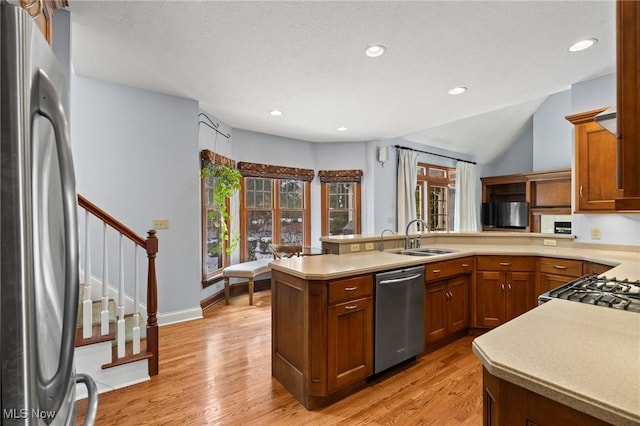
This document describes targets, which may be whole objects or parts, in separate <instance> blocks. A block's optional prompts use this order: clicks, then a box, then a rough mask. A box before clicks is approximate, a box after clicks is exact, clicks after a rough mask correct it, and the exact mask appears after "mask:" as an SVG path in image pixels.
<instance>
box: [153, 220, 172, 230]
mask: <svg viewBox="0 0 640 426" xmlns="http://www.w3.org/2000/svg"><path fill="white" fill-rule="evenodd" d="M153 229H169V219H154V220H153Z"/></svg>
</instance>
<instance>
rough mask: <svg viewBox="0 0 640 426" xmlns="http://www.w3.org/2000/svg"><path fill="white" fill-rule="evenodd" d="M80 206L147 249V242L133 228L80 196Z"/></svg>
mask: <svg viewBox="0 0 640 426" xmlns="http://www.w3.org/2000/svg"><path fill="white" fill-rule="evenodd" d="M78 205H79V206H80V207H82V208H83V209H85V210H86V211H88V212H89V213H91V214H92V215H94V216H95V217H97V218H98V219H100V220H101V221H103V222H104V223H106V224H107V225H109V226H110V227H112V228H113V229H115V230H116V231H118V232H119V233H121V234H122V235H124V236H126V237H127V238H129V239H130V240H131V241H133V242H134V243H136V244H137V245H139V246H140V247H142V248H143V249H146V248H147V242H146V241H145V239H144V238H142V237H141V236H139V235H138V234H136V233H135V232H134V231H132V230H131V228H129V227H127V226H126V225H124V224H123V223H122V222H120V221H119V220H117V219H116V218H114V217H113V216H111V215H110V214H109V213H107V212H105V211H104V210H102V209H101V208H100V207H98V206H96V205H95V204H93V203H92V202H91V201H89V200H87V199H86V198H84V197H83V196H82V195H80V194H78Z"/></svg>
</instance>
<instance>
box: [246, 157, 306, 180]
mask: <svg viewBox="0 0 640 426" xmlns="http://www.w3.org/2000/svg"><path fill="white" fill-rule="evenodd" d="M238 170H240V173H241V174H242V176H244V177H262V178H270V179H293V180H302V181H306V182H311V181H312V180H313V178H314V177H315V172H314V171H313V170H310V169H299V168H296V167H283V166H271V165H268V164H258V163H247V162H244V161H243V162H240V163H238Z"/></svg>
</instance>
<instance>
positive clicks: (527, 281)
mask: <svg viewBox="0 0 640 426" xmlns="http://www.w3.org/2000/svg"><path fill="white" fill-rule="evenodd" d="M533 275H534V274H533V273H531V272H509V273H506V274H505V286H506V297H505V302H506V304H505V305H506V306H505V310H506V311H505V321H509V320H510V319H513V318H515V317H517V316H518V315H521V314H523V313H525V312H527V311H528V310H529V309H532V308H534V307H535V303H534V302H533V300H534V299H535V298H534V293H535V288H534V280H533Z"/></svg>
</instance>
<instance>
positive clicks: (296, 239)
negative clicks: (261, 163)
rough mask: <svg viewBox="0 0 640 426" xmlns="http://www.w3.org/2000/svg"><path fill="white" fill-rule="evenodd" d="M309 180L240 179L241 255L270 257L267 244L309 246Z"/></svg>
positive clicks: (248, 257)
mask: <svg viewBox="0 0 640 426" xmlns="http://www.w3.org/2000/svg"><path fill="white" fill-rule="evenodd" d="M309 192H310V185H309V182H308V181H303V180H297V179H278V178H268V177H245V178H243V194H244V196H243V197H242V199H241V206H240V209H241V215H242V217H241V235H243V236H246V237H243V238H241V244H240V246H241V258H242V259H243V261H251V260H257V259H262V258H269V257H272V253H271V251H270V250H269V245H270V244H286V245H302V246H308V245H309V241H310V238H311V237H310V227H311V223H310V222H311V214H310V210H309Z"/></svg>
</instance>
